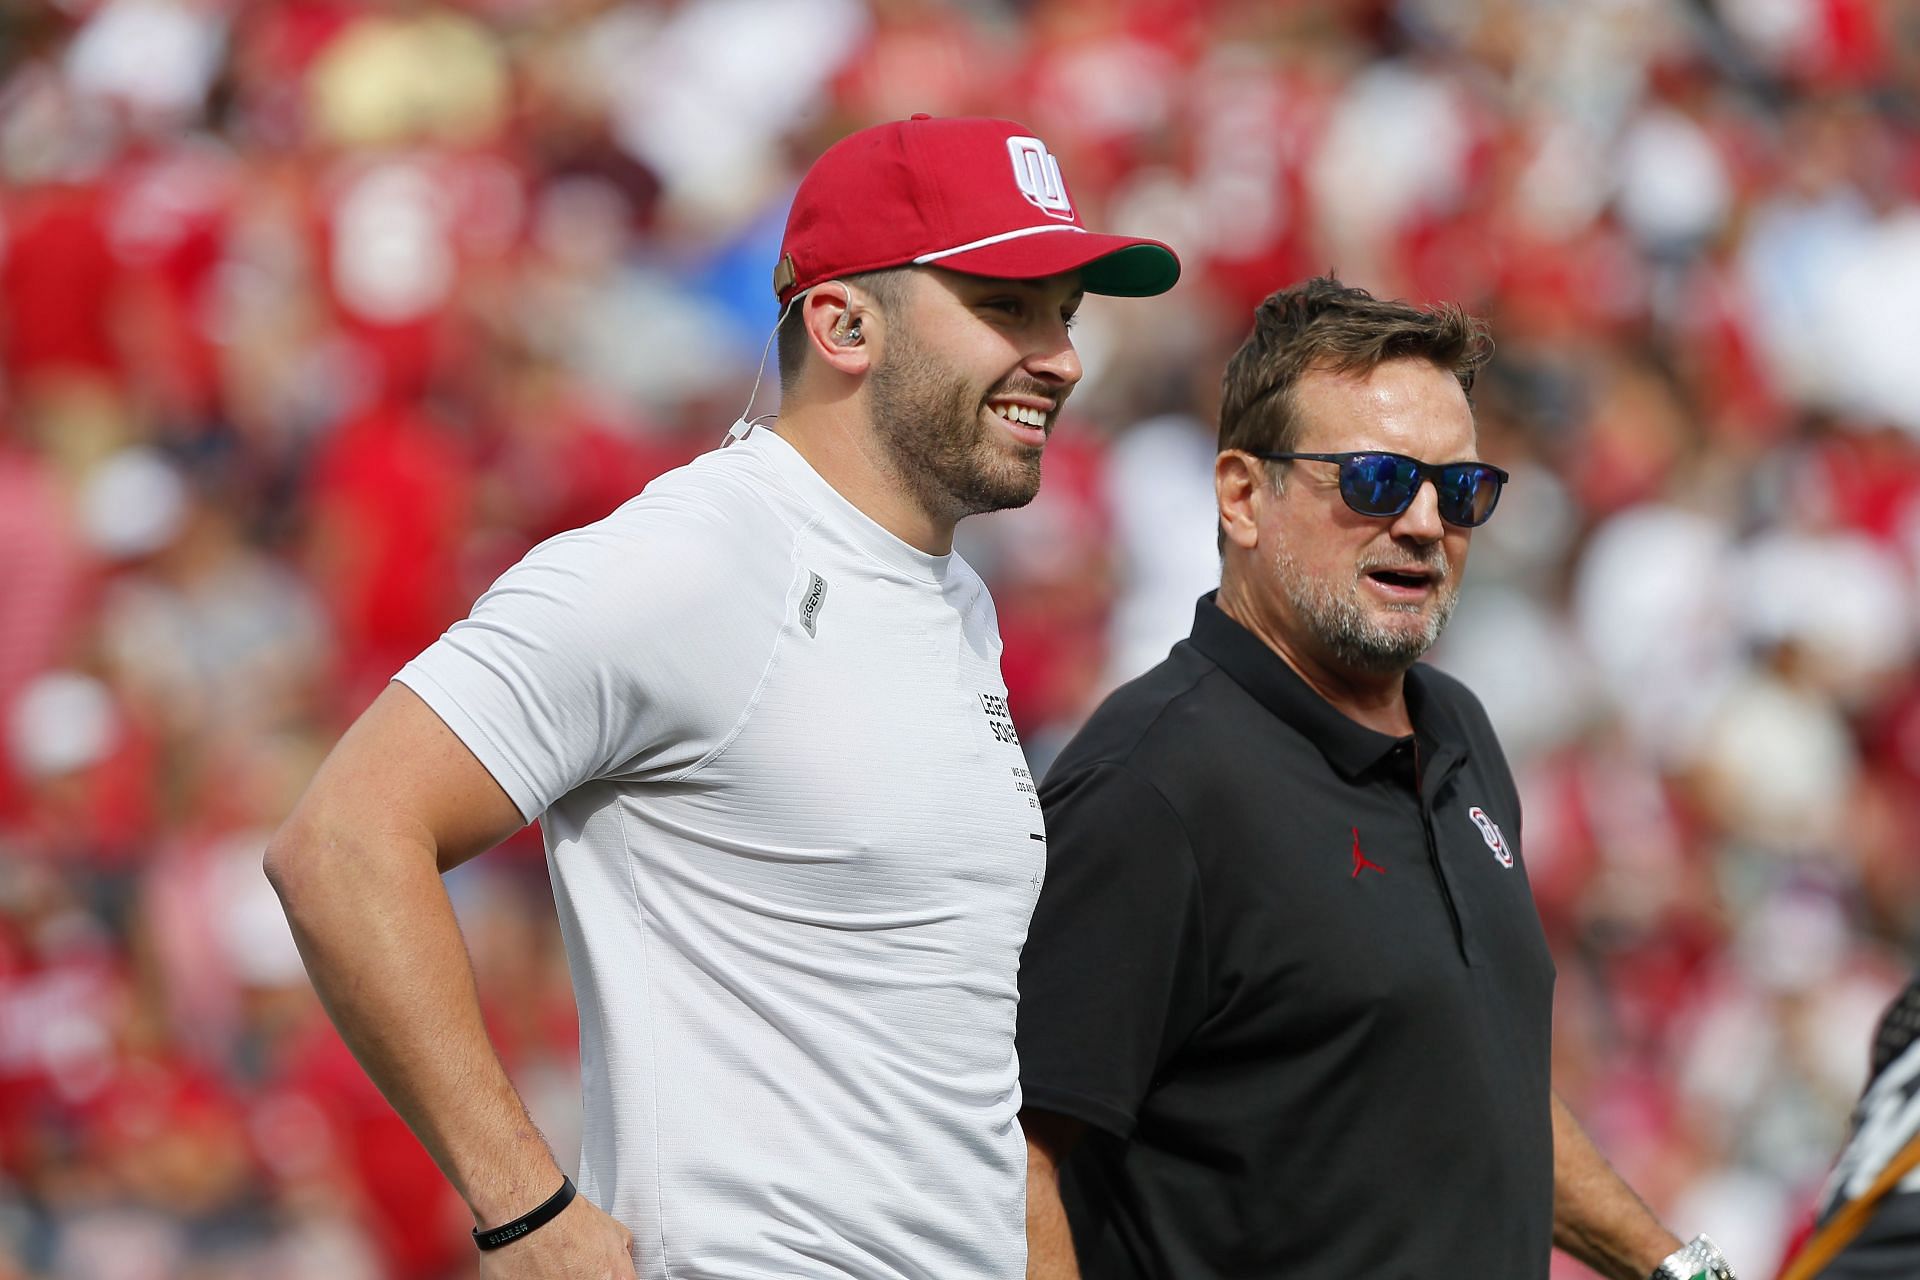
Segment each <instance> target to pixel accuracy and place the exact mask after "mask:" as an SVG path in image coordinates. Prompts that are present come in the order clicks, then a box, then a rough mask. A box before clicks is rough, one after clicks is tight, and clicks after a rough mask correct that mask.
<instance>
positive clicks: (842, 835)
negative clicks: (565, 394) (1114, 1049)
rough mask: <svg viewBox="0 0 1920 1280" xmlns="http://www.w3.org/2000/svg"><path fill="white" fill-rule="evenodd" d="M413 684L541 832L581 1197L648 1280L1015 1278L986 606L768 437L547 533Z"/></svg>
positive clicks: (1007, 1028) (1013, 833)
mask: <svg viewBox="0 0 1920 1280" xmlns="http://www.w3.org/2000/svg"><path fill="white" fill-rule="evenodd" d="M397 679H399V680H400V681H402V682H403V683H405V684H406V685H407V686H408V687H409V688H411V689H412V690H413V691H414V692H416V693H418V694H419V695H420V696H421V697H422V698H423V699H425V700H426V702H427V704H428V705H429V706H431V707H432V708H433V709H434V711H435V712H436V713H437V714H438V715H439V716H440V717H441V719H443V720H445V721H446V723H447V725H448V726H449V727H450V728H451V729H452V730H453V732H454V733H456V734H457V735H459V737H460V740H461V741H462V742H464V743H465V744H466V745H467V746H468V747H469V748H470V749H471V750H472V751H473V753H474V754H475V755H476V756H478V757H479V759H480V761H481V762H482V763H483V764H484V765H486V767H487V769H488V770H489V771H490V772H491V773H492V774H493V776H494V778H495V779H496V780H498V781H499V783H500V785H501V786H502V787H503V788H504V789H505V790H506V792H507V794H508V795H509V796H511V797H512V798H513V801H514V803H515V804H516V805H518V806H519V809H520V812H521V814H522V815H523V816H525V817H526V818H527V819H528V820H529V821H531V820H533V819H534V818H536V817H537V818H539V819H540V820H541V826H542V828H543V829H544V832H545V837H546V847H547V861H548V866H549V868H550V870H551V872H552V876H553V886H554V894H555V897H556V899H557V900H558V905H559V915H560V925H561V930H562V933H563V934H564V936H565V940H566V946H567V958H568V961H569V964H570V966H571V969H572V973H573V985H574V994H575V997H576V999H577V1000H578V1003H579V1006H580V1040H581V1044H580V1048H581V1060H582V1068H581V1073H582V1078H583V1088H584V1093H585V1102H586V1133H585V1142H584V1146H583V1150H582V1153H581V1169H580V1186H581V1190H582V1191H583V1192H584V1193H585V1194H586V1195H587V1196H588V1197H589V1198H590V1199H592V1200H593V1201H594V1202H595V1203H597V1204H599V1205H601V1206H603V1207H604V1208H606V1209H607V1210H608V1211H609V1212H610V1213H612V1214H613V1215H614V1216H615V1217H617V1218H619V1219H620V1220H621V1221H622V1222H624V1223H625V1224H626V1225H627V1226H628V1227H629V1228H630V1229H631V1230H632V1232H633V1235H634V1240H635V1257H636V1260H637V1261H638V1263H639V1266H640V1274H641V1275H642V1276H646V1277H651V1278H657V1280H665V1278H667V1277H674V1278H676V1280H794V1278H795V1277H826V1276H832V1277H860V1278H862V1280H865V1278H868V1277H871V1278H873V1280H880V1278H882V1277H885V1278H887V1280H902V1278H912V1280H974V1278H982V1280H984V1278H988V1277H991V1278H992V1280H1017V1278H1018V1277H1021V1276H1023V1275H1024V1274H1025V1265H1026V1264H1025V1259H1026V1226H1025V1201H1026V1194H1025V1193H1026V1187H1025V1177H1026V1145H1025V1141H1024V1139H1023V1137H1022V1135H1021V1132H1020V1127H1019V1124H1018V1122H1017V1120H1016V1113H1017V1112H1018V1111H1019V1108H1020V1085H1019V1070H1018V1065H1017V1063H1016V1061H1015V1058H1014V1046H1013V1032H1014V1012H1015V1004H1016V1001H1017V998H1018V996H1017V987H1016V982H1015V979H1016V975H1017V969H1018V966H1019V959H1020V948H1021V944H1022V943H1023V942H1024V940H1025V938H1026V930H1027V921H1028V918H1029V916H1030V915H1031V914H1032V911H1033V904H1034V899H1035V897H1036V896H1037V894H1038V893H1039V889H1040V881H1041V876H1042V873H1043V869H1044V865H1045V852H1046V843H1045V835H1044V828H1043V827H1042V825H1041V819H1040V809H1039V805H1038V802H1037V800H1036V798H1035V792H1034V787H1033V781H1032V779H1031V778H1030V777H1029V776H1028V774H1027V769H1026V759H1025V756H1024V755H1023V754H1022V752H1021V749H1020V745H1019V741H1018V739H1017V738H1016V737H1015V735H1014V732H1013V724H1012V721H1011V720H1010V719H1009V718H1008V716H1007V713H1006V702H1005V694H1006V686H1005V685H1004V684H1003V683H1002V681H1001V677H1000V635H999V626H998V622H997V620H996V618H995V615H994V612H993V604H992V601H991V600H990V599H989V597H988V595H987V591H986V587H985V585H984V584H983V583H982V582H981V581H980V578H979V576H978V575H977V574H975V573H974V572H973V570H972V569H971V568H969V567H968V566H967V564H966V562H965V561H964V560H962V559H961V558H960V557H959V556H957V555H948V556H930V555H926V554H924V553H922V552H919V551H916V550H915V549H913V548H912V547H910V546H908V545H907V544H905V543H903V542H901V541H900V540H899V539H897V538H895V537H893V536H892V535H891V534H889V533H888V532H886V530H884V529H882V528H881V527H880V526H879V525H877V524H875V523H874V522H873V521H872V520H870V519H869V518H867V517H866V516H865V515H863V514H862V513H861V512H860V511H859V510H858V509H856V508H855V507H854V506H853V505H852V504H851V503H849V502H847V500H846V499H844V498H842V497H841V496H840V495H839V494H838V493H837V492H836V491H835V490H834V489H833V488H832V487H831V486H830V485H828V484H827V483H826V482H825V481H824V480H823V479H821V477H820V476H819V475H818V473H816V472H815V471H814V470H813V469H812V468H811V467H810V466H809V465H808V464H807V462H806V461H805V460H804V459H803V458H802V457H801V456H800V455H799V454H798V453H797V452H796V451H795V450H794V449H793V447H792V446H791V445H789V444H788V443H787V442H786V441H784V440H782V439H781V438H780V437H779V436H778V435H776V434H774V433H773V432H771V431H767V430H764V429H762V430H755V431H754V432H753V433H752V434H751V435H749V436H748V437H747V438H746V439H745V440H744V441H742V442H741V443H739V444H737V445H735V446H734V447H732V448H729V449H724V450H718V451H715V452H713V453H710V454H707V455H706V456H704V457H702V458H700V459H699V460H697V461H696V462H694V463H693V464H691V465H690V466H687V467H683V468H681V469H680V470H678V471H674V472H672V473H670V474H668V475H665V476H662V477H661V478H660V479H658V480H656V481H655V482H654V483H652V484H651V485H649V486H647V488H646V490H645V492H643V493H642V494H641V495H640V496H639V497H637V498H635V499H633V500H632V501H630V502H628V503H627V504H626V505H625V506H623V507H621V508H620V509H619V510H618V511H616V512H615V513H614V514H613V515H611V516H609V517H608V518H607V519H605V520H602V521H600V522H599V523H598V524H594V525H589V526H587V527H586V528H583V529H576V530H573V531H572V532H569V533H564V534H561V535H560V536H558V537H556V538H553V539H551V540H550V541H548V542H546V543H543V544H542V545H541V546H539V547H536V548H535V549H534V550H533V551H532V552H530V553H529V554H528V556H527V557H526V559H525V560H523V561H521V562H520V564H518V565H516V566H515V567H514V568H513V569H511V570H509V571H508V572H507V573H506V574H505V575H504V576H502V577H501V579H500V580H499V581H498V582H496V583H494V585H493V586H492V588H491V589H490V590H488V592H487V593H486V594H485V595H484V596H482V597H481V598H480V600H479V602H478V603H477V604H476V605H475V606H474V609H473V614H472V616H471V617H469V618H467V619H466V620H465V621H462V622H460V623H457V624H455V626H454V627H453V628H452V629H451V630H449V631H448V632H447V633H446V635H444V636H443V637H441V639H440V640H439V641H437V642H436V643H435V644H434V645H433V646H432V647H430V648H429V649H428V650H427V651H426V652H425V653H423V654H421V655H420V657H418V658H416V659H415V660H414V661H413V662H411V663H409V664H408V665H407V667H406V668H405V669H404V670H402V671H401V672H400V674H399V675H398V677H397Z"/></svg>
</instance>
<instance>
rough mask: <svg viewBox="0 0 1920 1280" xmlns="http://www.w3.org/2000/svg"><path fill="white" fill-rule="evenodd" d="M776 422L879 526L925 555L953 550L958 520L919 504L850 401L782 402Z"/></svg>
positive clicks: (801, 452)
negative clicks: (793, 403)
mask: <svg viewBox="0 0 1920 1280" xmlns="http://www.w3.org/2000/svg"><path fill="white" fill-rule="evenodd" d="M775 426H776V427H777V428H778V431H779V435H780V438H781V439H783V440H785V441H786V442H787V443H788V444H790V445H792V446H793V448H794V451H795V452H797V453H798V454H799V455H800V456H801V457H803V458H805V459H806V460H807V465H808V466H810V467H812V468H813V469H814V470H815V471H817V472H819V473H820V478H821V479H823V480H825V481H826V482H827V483H828V484H830V485H832V486H833V488H834V491H835V492H837V493H838V494H839V495H840V496H841V497H843V498H845V499H846V500H847V501H848V502H851V503H852V504H853V505H854V506H856V507H858V508H859V509H860V511H861V512H862V513H863V514H865V515H866V516H867V518H868V519H870V520H872V521H873V522H874V523H875V524H877V525H879V526H880V527H881V528H882V529H885V530H886V531H887V532H888V533H891V534H892V535H893V536H894V537H896V538H898V539H900V541H902V542H904V543H906V544H907V545H908V546H910V547H913V548H915V549H916V550H919V551H924V552H926V553H927V554H928V555H934V556H944V555H946V554H947V553H949V552H950V551H952V550H953V529H954V526H955V525H956V524H957V523H959V522H958V521H957V520H950V519H945V518H942V517H940V516H936V515H934V514H932V513H930V512H928V511H927V510H926V508H925V507H923V506H921V504H920V503H919V501H918V500H917V499H915V497H914V496H913V492H912V490H911V488H910V487H909V486H908V485H907V483H906V479H905V477H903V476H902V475H901V474H900V469H899V467H898V465H897V464H896V463H895V462H894V460H893V458H892V457H891V456H889V455H888V453H887V452H886V450H885V449H884V448H882V446H881V444H880V441H879V439H878V437H877V436H876V435H875V434H874V431H873V428H872V426H871V425H870V424H869V423H868V422H867V419H866V415H865V413H864V412H863V411H862V410H861V408H860V407H859V405H857V404H856V403H854V402H853V401H852V400H850V399H842V400H838V401H835V402H832V403H808V404H799V405H793V406H792V407H783V408H782V410H781V413H780V417H779V419H778V421H777V422H776V424H775Z"/></svg>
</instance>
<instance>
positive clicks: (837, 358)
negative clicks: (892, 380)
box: [796, 280, 873, 377]
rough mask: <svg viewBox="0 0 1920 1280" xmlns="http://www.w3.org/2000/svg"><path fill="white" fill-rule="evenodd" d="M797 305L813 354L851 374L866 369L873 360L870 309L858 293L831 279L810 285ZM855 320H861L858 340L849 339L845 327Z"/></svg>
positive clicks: (853, 374) (863, 371) (833, 366)
mask: <svg viewBox="0 0 1920 1280" xmlns="http://www.w3.org/2000/svg"><path fill="white" fill-rule="evenodd" d="M796 305H798V306H799V308H800V323H801V324H802V326H804V327H805V329H806V331H807V341H808V343H809V344H810V345H811V346H812V347H813V353H814V354H815V355H816V356H818V357H819V358H820V359H821V360H822V361H824V362H825V363H826V364H827V365H828V367H830V368H833V369H836V370H838V371H839V372H841V373H844V374H847V375H849V376H852V377H858V376H859V375H861V374H863V373H865V372H866V371H867V369H868V368H869V366H871V365H872V363H873V357H872V355H871V353H870V351H869V347H870V344H871V332H870V330H871V327H872V324H873V313H872V312H871V311H869V310H868V309H867V308H866V307H865V305H864V299H862V298H861V296H860V295H859V294H858V293H856V292H854V291H853V290H851V289H848V288H847V287H846V286H845V285H843V284H841V283H840V282H839V281H837V280H830V281H828V282H827V283H825V284H818V285H815V286H814V287H813V288H811V289H809V290H808V291H807V295H806V296H805V297H804V298H802V299H800V301H799V303H798V304H796ZM855 322H858V323H859V324H860V341H858V342H849V341H848V340H847V338H846V336H845V335H846V330H847V328H848V327H850V326H852V325H853V324H854V323H855Z"/></svg>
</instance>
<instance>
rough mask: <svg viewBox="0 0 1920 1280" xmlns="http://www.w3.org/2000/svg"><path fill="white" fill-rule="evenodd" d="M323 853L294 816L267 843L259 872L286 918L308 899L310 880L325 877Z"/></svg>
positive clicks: (320, 847) (319, 845)
mask: <svg viewBox="0 0 1920 1280" xmlns="http://www.w3.org/2000/svg"><path fill="white" fill-rule="evenodd" d="M324 851H325V842H324V841H321V840H319V839H318V838H316V837H315V835H314V833H313V832H312V830H311V829H310V828H308V827H307V826H306V824H304V823H302V822H301V821H300V815H299V814H297V813H296V814H295V815H294V816H293V817H290V818H288V819H287V820H286V821H285V822H284V823H282V824H281V826H280V829H279V830H278V831H276V832H274V833H273V839H271V840H269V841H267V851H266V853H265V855H263V856H262V858H261V860H260V861H261V869H262V870H264V871H265V872H266V875H267V883H268V884H270V885H272V886H273V891H274V892H275V893H277V894H278V895H280V906H281V908H282V909H283V910H285V911H286V913H287V916H288V918H289V919H291V918H292V917H293V916H294V915H295V914H296V912H297V911H298V909H299V907H300V904H301V903H302V902H304V901H305V900H306V898H307V897H308V896H309V893H310V887H311V886H312V884H313V883H314V881H315V880H317V879H322V878H324V877H325V874H326V869H325V867H324V865H323V864H324V862H325V856H324Z"/></svg>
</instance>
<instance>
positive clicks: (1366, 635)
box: [1273, 544, 1460, 675]
mask: <svg viewBox="0 0 1920 1280" xmlns="http://www.w3.org/2000/svg"><path fill="white" fill-rule="evenodd" d="M1407 563H1408V559H1407V557H1400V558H1399V559H1397V560H1393V561H1382V562H1377V563H1376V562H1372V561H1369V562H1367V563H1365V564H1361V565H1359V566H1358V567H1357V568H1355V570H1354V575H1353V580H1352V581H1351V582H1349V583H1347V584H1346V585H1345V586H1344V587H1342V586H1338V585H1336V584H1334V583H1332V582H1329V581H1325V580H1322V579H1318V578H1315V577H1313V576H1312V575H1311V574H1309V573H1307V572H1306V571H1305V570H1303V569H1302V568H1301V567H1300V564H1299V562H1298V561H1296V560H1295V559H1294V558H1293V556H1292V555H1290V554H1289V553H1288V551H1287V548H1286V546H1285V545H1284V544H1282V545H1280V546H1277V547H1275V548H1274V553H1273V571H1274V580H1275V582H1276V583H1277V584H1278V586H1279V588H1280V594H1281V596H1282V597H1283V598H1284V599H1285V600H1286V602H1287V604H1288V606H1289V607H1290V608H1291V609H1292V611H1293V613H1294V616H1295V617H1297V618H1299V619H1300V621H1301V623H1302V624H1303V625H1304V626H1305V627H1306V629H1307V631H1308V632H1309V633H1310V634H1311V636H1312V638H1313V639H1314V640H1315V641H1317V642H1318V643H1319V644H1320V646H1321V647H1322V648H1324V649H1325V650H1326V651H1327V652H1328V653H1329V654H1331V655H1332V656H1333V657H1334V658H1335V659H1336V660H1337V661H1339V662H1340V663H1341V664H1343V665H1345V666H1347V667H1348V668H1350V669H1352V670H1355V671H1365V672H1370V673H1374V674H1379V675H1394V674H1398V673H1402V672H1405V671H1406V670H1407V668H1409V667H1411V666H1412V665H1413V664H1414V663H1415V662H1417V661H1419V660H1420V657H1421V656H1422V655H1423V654H1425V653H1426V652H1427V650H1429V649H1431V648H1432V647H1433V645H1434V642H1435V641H1436V640H1438V639H1439V638H1440V632H1441V631H1442V630H1444V629H1445V627H1446V625H1447V619H1448V618H1450V617H1452V616H1453V606H1454V605H1455V604H1456V603H1458V601H1459V598H1460V585H1459V583H1458V582H1457V581H1455V580H1454V578H1453V575H1452V573H1451V572H1450V569H1449V566H1448V564H1447V560H1446V557H1445V556H1444V555H1442V554H1441V553H1440V549H1439V547H1437V546H1436V547H1434V548H1432V551H1431V554H1429V555H1428V556H1427V557H1426V558H1425V559H1422V560H1420V561H1419V563H1420V564H1422V565H1424V566H1425V567H1427V568H1428V569H1429V570H1431V572H1432V573H1433V574H1434V596H1433V599H1432V600H1431V601H1429V602H1428V603H1427V604H1425V605H1421V604H1412V603H1407V604H1396V603H1392V602H1384V603H1385V607H1386V609H1387V610H1388V612H1390V613H1394V614H1411V615H1419V614H1421V613H1423V612H1424V615H1425V616H1424V618H1423V620H1422V622H1421V625H1420V626H1418V627H1394V626H1386V625H1383V624H1382V622H1381V621H1379V620H1378V619H1376V618H1375V617H1374V616H1373V615H1372V614H1371V613H1370V612H1369V611H1368V608H1367V602H1366V600H1365V598H1364V597H1363V596H1362V595H1361V592H1362V591H1363V590H1365V587H1364V586H1363V582H1364V579H1365V578H1366V575H1367V573H1368V572H1369V571H1370V570H1373V569H1382V568H1391V567H1393V566H1394V565H1396V564H1397V565H1405V564H1407Z"/></svg>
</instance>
